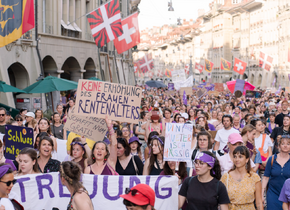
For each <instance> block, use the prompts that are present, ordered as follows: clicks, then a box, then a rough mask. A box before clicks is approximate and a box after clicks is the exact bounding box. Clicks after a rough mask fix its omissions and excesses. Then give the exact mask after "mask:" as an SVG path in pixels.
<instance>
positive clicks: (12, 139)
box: [5, 125, 34, 160]
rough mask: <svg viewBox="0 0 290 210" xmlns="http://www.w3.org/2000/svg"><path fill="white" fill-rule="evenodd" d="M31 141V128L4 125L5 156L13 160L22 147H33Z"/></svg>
mask: <svg viewBox="0 0 290 210" xmlns="http://www.w3.org/2000/svg"><path fill="white" fill-rule="evenodd" d="M33 143H34V139H33V129H32V128H27V127H20V126H14V125H5V147H6V152H5V158H7V159H10V160H15V158H16V157H17V155H18V154H19V153H20V151H21V150H22V149H23V148H25V147H31V148H33Z"/></svg>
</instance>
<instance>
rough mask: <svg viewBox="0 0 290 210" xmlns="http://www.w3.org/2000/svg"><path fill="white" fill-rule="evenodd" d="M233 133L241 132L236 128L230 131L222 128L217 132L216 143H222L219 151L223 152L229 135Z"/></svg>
mask: <svg viewBox="0 0 290 210" xmlns="http://www.w3.org/2000/svg"><path fill="white" fill-rule="evenodd" d="M232 133H240V132H239V131H238V130H236V129H234V128H231V129H230V130H226V129H225V128H222V129H220V130H218V131H217V133H216V136H215V141H217V142H219V143H220V147H219V150H223V148H224V147H225V146H226V145H227V143H228V138H229V135H231V134H232Z"/></svg>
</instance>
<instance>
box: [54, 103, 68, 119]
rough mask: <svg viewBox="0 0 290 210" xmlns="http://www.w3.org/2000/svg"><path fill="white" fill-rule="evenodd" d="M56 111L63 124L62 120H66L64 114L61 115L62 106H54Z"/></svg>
mask: <svg viewBox="0 0 290 210" xmlns="http://www.w3.org/2000/svg"><path fill="white" fill-rule="evenodd" d="M56 111H57V113H58V114H59V116H60V119H61V122H62V123H64V119H65V118H66V116H65V114H64V113H63V105H62V104H58V105H57V106H56Z"/></svg>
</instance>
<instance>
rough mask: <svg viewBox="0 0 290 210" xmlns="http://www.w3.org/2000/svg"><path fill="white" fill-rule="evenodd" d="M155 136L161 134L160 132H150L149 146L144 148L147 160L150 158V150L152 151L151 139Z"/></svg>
mask: <svg viewBox="0 0 290 210" xmlns="http://www.w3.org/2000/svg"><path fill="white" fill-rule="evenodd" d="M153 136H159V133H158V132H157V131H152V132H150V133H149V136H148V139H147V144H148V146H147V147H146V148H145V150H144V158H145V161H146V160H147V159H148V158H149V156H150V152H151V140H152V137H153Z"/></svg>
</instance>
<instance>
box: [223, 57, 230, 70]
mask: <svg viewBox="0 0 290 210" xmlns="http://www.w3.org/2000/svg"><path fill="white" fill-rule="evenodd" d="M221 69H222V70H226V71H230V70H231V62H229V61H227V60H225V59H223V58H221Z"/></svg>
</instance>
